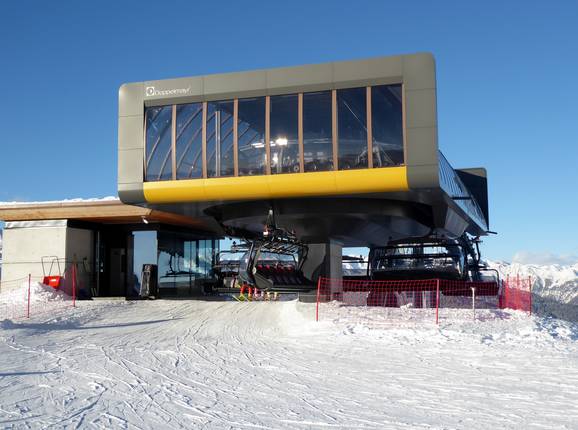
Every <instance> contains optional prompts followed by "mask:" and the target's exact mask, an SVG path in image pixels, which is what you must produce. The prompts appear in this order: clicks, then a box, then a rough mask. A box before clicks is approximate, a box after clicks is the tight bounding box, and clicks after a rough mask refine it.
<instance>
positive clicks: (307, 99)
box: [303, 91, 333, 172]
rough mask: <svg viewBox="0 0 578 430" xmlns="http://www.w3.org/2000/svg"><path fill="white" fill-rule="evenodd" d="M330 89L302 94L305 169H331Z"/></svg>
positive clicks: (311, 170) (313, 170)
mask: <svg viewBox="0 0 578 430" xmlns="http://www.w3.org/2000/svg"><path fill="white" fill-rule="evenodd" d="M331 129H332V122H331V91H321V92H316V93H305V94H303V158H304V161H305V171H306V172H315V171H321V170H332V169H333V144H332V141H331V136H332V132H331Z"/></svg>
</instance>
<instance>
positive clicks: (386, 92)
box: [371, 85, 404, 167]
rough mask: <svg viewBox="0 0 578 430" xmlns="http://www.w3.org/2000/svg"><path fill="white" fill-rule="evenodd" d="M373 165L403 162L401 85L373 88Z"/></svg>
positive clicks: (393, 164)
mask: <svg viewBox="0 0 578 430" xmlns="http://www.w3.org/2000/svg"><path fill="white" fill-rule="evenodd" d="M371 125H372V137H373V139H372V142H371V143H372V151H373V167H388V166H399V165H401V164H403V162H404V157H403V120H402V97H401V85H380V86H376V87H372V88H371Z"/></svg>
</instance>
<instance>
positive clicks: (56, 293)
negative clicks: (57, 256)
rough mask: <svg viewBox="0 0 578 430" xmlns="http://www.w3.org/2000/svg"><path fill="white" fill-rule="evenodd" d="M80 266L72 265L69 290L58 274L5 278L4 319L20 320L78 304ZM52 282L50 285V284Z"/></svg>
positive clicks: (0, 308)
mask: <svg viewBox="0 0 578 430" xmlns="http://www.w3.org/2000/svg"><path fill="white" fill-rule="evenodd" d="M76 270H77V269H76V266H73V267H72V269H71V275H70V277H71V291H69V294H67V293H65V292H64V290H63V289H61V288H60V286H61V285H60V283H56V282H55V280H54V277H52V279H47V277H34V276H31V275H28V276H27V277H25V278H21V279H13V280H7V281H2V292H1V293H0V320H5V319H10V320H18V319H24V318H31V317H33V316H39V315H50V314H54V313H55V312H56V311H58V310H60V309H71V308H74V307H76V290H77V281H76ZM49 284H50V285H49Z"/></svg>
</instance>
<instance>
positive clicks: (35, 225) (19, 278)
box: [0, 221, 67, 291]
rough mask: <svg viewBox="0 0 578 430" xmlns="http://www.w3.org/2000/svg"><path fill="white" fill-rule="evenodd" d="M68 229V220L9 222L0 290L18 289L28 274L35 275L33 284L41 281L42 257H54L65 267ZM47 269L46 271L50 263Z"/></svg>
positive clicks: (55, 271)
mask: <svg viewBox="0 0 578 430" xmlns="http://www.w3.org/2000/svg"><path fill="white" fill-rule="evenodd" d="M66 229H67V227H66V221H39V222H9V223H6V225H5V227H4V237H3V262H2V279H1V280H0V289H1V290H2V291H6V290H10V289H14V288H18V287H19V286H20V285H21V283H22V282H23V281H24V280H25V278H27V277H28V274H31V275H32V280H34V281H39V280H42V276H43V271H42V263H41V260H42V257H46V256H55V257H57V258H58V259H59V261H60V263H61V266H63V265H64V261H65V258H66ZM47 261H48V260H47ZM47 266H48V267H46V268H45V270H46V271H48V270H49V267H50V264H48V265H47ZM62 270H64V267H62ZM57 272H58V267H57V266H56V265H55V266H54V268H53V274H58V273H57Z"/></svg>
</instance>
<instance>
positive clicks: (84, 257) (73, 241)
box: [65, 227, 94, 292]
mask: <svg viewBox="0 0 578 430" xmlns="http://www.w3.org/2000/svg"><path fill="white" fill-rule="evenodd" d="M93 261H94V232H93V231H92V230H85V229H80V228H70V227H69V228H67V230H66V263H67V267H70V265H71V264H73V263H74V262H76V263H77V268H78V269H77V277H76V280H77V283H78V288H79V290H80V289H84V288H90V279H91V275H92V272H93V269H94V268H93ZM71 289H72V285H71V283H70V279H67V282H66V284H65V291H67V292H69V291H71Z"/></svg>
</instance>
